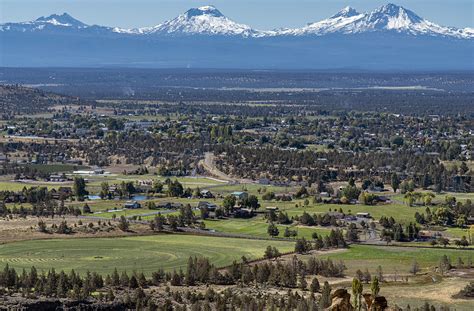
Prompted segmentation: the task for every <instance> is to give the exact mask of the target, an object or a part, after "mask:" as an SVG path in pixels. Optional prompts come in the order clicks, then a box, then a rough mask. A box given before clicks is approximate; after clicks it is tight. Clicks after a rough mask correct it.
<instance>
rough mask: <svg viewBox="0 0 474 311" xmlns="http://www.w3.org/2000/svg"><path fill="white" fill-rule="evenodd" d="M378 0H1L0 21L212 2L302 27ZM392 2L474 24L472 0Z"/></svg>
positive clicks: (156, 12)
mask: <svg viewBox="0 0 474 311" xmlns="http://www.w3.org/2000/svg"><path fill="white" fill-rule="evenodd" d="M387 2H389V1H388V0H387V1H379V0H353V1H342V0H341V1H340V0H253V1H252V0H208V1H201V0H0V22H2V23H3V22H10V21H27V20H33V19H36V18H37V17H39V16H43V15H50V14H52V13H63V12H67V13H69V14H71V15H72V16H74V17H76V18H77V19H79V20H81V21H83V22H85V23H87V24H100V25H106V26H120V27H127V28H131V27H143V26H152V25H156V24H159V23H161V22H163V21H165V20H167V19H170V18H173V17H175V16H176V15H178V14H180V13H182V12H184V11H186V10H187V9H189V8H191V7H197V6H202V5H207V4H211V5H214V6H216V7H217V8H218V9H219V10H220V11H221V12H222V13H223V14H225V15H226V16H228V17H230V18H231V19H233V20H235V21H237V22H240V23H244V24H248V25H250V26H252V27H253V28H257V29H263V30H266V29H273V28H279V27H301V26H303V25H305V24H306V23H309V22H313V21H318V20H321V19H324V18H326V17H329V16H331V15H333V14H334V13H336V12H337V11H339V10H340V9H341V8H343V7H345V6H347V5H350V6H352V7H354V8H355V9H357V10H358V11H361V12H362V11H368V10H372V9H374V8H376V7H378V6H380V5H383V4H386V3H387ZM392 2H393V3H395V4H399V5H402V6H404V7H406V8H408V9H411V10H412V11H414V12H415V13H417V14H418V15H420V16H422V17H424V18H426V19H428V20H431V21H433V22H436V23H438V24H441V25H445V26H455V27H474V1H473V0H398V1H394V0H392Z"/></svg>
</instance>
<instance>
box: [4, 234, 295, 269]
mask: <svg viewBox="0 0 474 311" xmlns="http://www.w3.org/2000/svg"><path fill="white" fill-rule="evenodd" d="M268 245H272V246H275V247H277V248H278V249H279V250H280V251H281V252H287V251H291V250H293V248H294V243H292V242H283V241H260V240H248V239H235V238H234V239H231V238H217V237H206V236H191V235H177V234H176V235H171V234H170V235H156V236H142V237H125V238H95V239H90V238H87V239H52V240H36V241H23V242H15V243H10V244H4V245H0V263H1V264H2V265H4V264H6V263H8V264H9V265H10V266H12V267H14V268H16V269H22V268H26V269H29V268H31V266H32V265H34V266H35V267H36V268H37V269H40V270H43V271H47V270H48V269H51V268H55V269H56V270H57V271H59V270H70V269H74V270H76V271H77V272H80V273H84V272H86V271H87V270H90V271H97V272H100V273H111V272H112V271H113V269H114V268H115V267H117V269H118V270H127V271H129V272H131V271H133V270H136V271H143V272H144V273H146V274H147V275H150V274H151V272H153V271H156V270H157V269H159V268H163V269H165V270H173V269H179V268H184V267H185V266H186V263H187V260H188V258H189V256H203V257H208V258H210V260H211V262H212V263H214V264H215V265H216V266H225V265H229V264H231V263H232V261H233V260H240V258H241V257H242V256H246V257H247V258H259V257H262V256H263V254H264V251H265V248H266V247H267V246H268Z"/></svg>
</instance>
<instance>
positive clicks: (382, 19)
mask: <svg viewBox="0 0 474 311" xmlns="http://www.w3.org/2000/svg"><path fill="white" fill-rule="evenodd" d="M422 22H424V20H423V18H421V17H419V16H418V15H416V14H415V13H414V12H412V11H410V10H407V9H405V8H404V7H401V6H398V5H395V4H392V3H389V4H387V5H384V6H382V7H380V8H378V9H376V10H374V11H372V12H370V13H368V14H367V16H366V18H365V20H364V23H365V24H366V26H367V27H368V28H374V29H403V28H409V27H410V26H411V25H414V24H419V23H422Z"/></svg>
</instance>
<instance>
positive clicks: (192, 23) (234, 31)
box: [129, 6, 259, 37]
mask: <svg viewBox="0 0 474 311" xmlns="http://www.w3.org/2000/svg"><path fill="white" fill-rule="evenodd" d="M129 32H130V33H140V34H164V35H195V34H200V35H239V36H244V37H249V36H255V35H258V33H259V32H258V31H256V30H253V29H252V28H250V27H249V26H247V25H244V24H238V23H236V22H234V21H232V20H231V19H229V18H227V17H226V16H224V15H223V14H222V13H221V12H220V11H219V10H218V9H216V8H215V7H213V6H203V7H199V8H193V9H190V10H188V11H187V12H185V13H184V14H181V15H179V16H178V17H176V18H174V19H172V20H169V21H166V22H164V23H162V24H159V25H157V26H154V27H145V28H138V29H135V30H132V31H129Z"/></svg>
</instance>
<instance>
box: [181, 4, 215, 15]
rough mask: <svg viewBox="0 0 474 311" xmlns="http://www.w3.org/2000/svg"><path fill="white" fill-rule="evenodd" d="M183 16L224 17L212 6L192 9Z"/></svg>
mask: <svg viewBox="0 0 474 311" xmlns="http://www.w3.org/2000/svg"><path fill="white" fill-rule="evenodd" d="M184 14H186V15H187V16H188V17H189V18H191V17H193V16H201V15H208V16H214V17H224V14H222V13H221V12H220V11H219V10H218V9H216V7H214V6H212V5H206V6H202V7H199V8H192V9H190V10H188V11H186V13H184Z"/></svg>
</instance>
